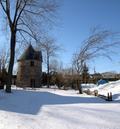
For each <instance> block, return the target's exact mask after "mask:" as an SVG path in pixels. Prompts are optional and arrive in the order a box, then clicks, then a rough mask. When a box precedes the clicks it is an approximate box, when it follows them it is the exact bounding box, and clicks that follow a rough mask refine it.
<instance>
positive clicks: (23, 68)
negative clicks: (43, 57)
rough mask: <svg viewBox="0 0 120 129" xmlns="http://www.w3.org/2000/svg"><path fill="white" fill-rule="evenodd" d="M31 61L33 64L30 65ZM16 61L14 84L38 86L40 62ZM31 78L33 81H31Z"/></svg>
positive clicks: (40, 71)
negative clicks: (15, 79) (16, 70)
mask: <svg viewBox="0 0 120 129" xmlns="http://www.w3.org/2000/svg"><path fill="white" fill-rule="evenodd" d="M31 61H33V62H34V66H31ZM18 63H19V64H18V73H17V81H16V85H17V86H19V87H40V86H41V76H42V62H41V61H38V60H24V61H19V62H18ZM31 80H34V81H33V82H31ZM31 83H32V84H31Z"/></svg>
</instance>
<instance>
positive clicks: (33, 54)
mask: <svg viewBox="0 0 120 129" xmlns="http://www.w3.org/2000/svg"><path fill="white" fill-rule="evenodd" d="M21 60H39V61H42V53H41V51H35V50H34V48H33V47H32V45H31V44H30V45H29V46H28V48H27V49H26V50H25V51H24V53H23V54H22V55H21V57H20V58H19V60H18V61H21Z"/></svg>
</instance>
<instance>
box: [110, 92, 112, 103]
mask: <svg viewBox="0 0 120 129" xmlns="http://www.w3.org/2000/svg"><path fill="white" fill-rule="evenodd" d="M110 101H112V92H110Z"/></svg>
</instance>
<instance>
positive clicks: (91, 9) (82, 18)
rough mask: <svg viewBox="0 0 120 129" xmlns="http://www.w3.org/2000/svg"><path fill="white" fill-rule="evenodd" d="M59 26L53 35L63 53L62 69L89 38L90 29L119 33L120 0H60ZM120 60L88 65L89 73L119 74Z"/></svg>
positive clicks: (95, 61)
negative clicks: (108, 72) (96, 28)
mask: <svg viewBox="0 0 120 129" xmlns="http://www.w3.org/2000/svg"><path fill="white" fill-rule="evenodd" d="M59 15H60V18H61V19H60V20H61V25H60V26H58V27H56V28H55V30H54V31H53V35H54V36H55V38H56V39H57V42H58V43H59V44H62V46H63V48H64V49H65V52H61V54H60V55H61V57H60V59H61V60H62V61H63V63H64V66H66V67H67V66H69V65H70V63H71V58H72V54H73V53H74V52H75V51H76V50H79V48H80V46H81V42H82V41H83V40H84V39H86V38H87V37H88V36H89V33H90V29H92V28H93V27H95V26H101V27H104V28H106V29H108V30H111V31H115V32H118V31H120V0H63V4H62V6H61V8H60V10H59ZM119 62H120V57H119V56H115V55H114V58H113V61H109V60H107V59H103V58H99V59H97V60H94V61H92V62H91V63H90V65H89V66H90V69H91V72H92V71H93V69H94V67H95V68H96V71H97V72H105V71H117V72H120V63H119Z"/></svg>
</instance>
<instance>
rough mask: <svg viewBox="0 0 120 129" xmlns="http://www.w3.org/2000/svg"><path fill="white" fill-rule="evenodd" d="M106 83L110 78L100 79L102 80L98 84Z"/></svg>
mask: <svg viewBox="0 0 120 129" xmlns="http://www.w3.org/2000/svg"><path fill="white" fill-rule="evenodd" d="M105 83H108V80H104V79H100V80H99V81H98V82H97V84H98V85H102V84H105Z"/></svg>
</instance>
